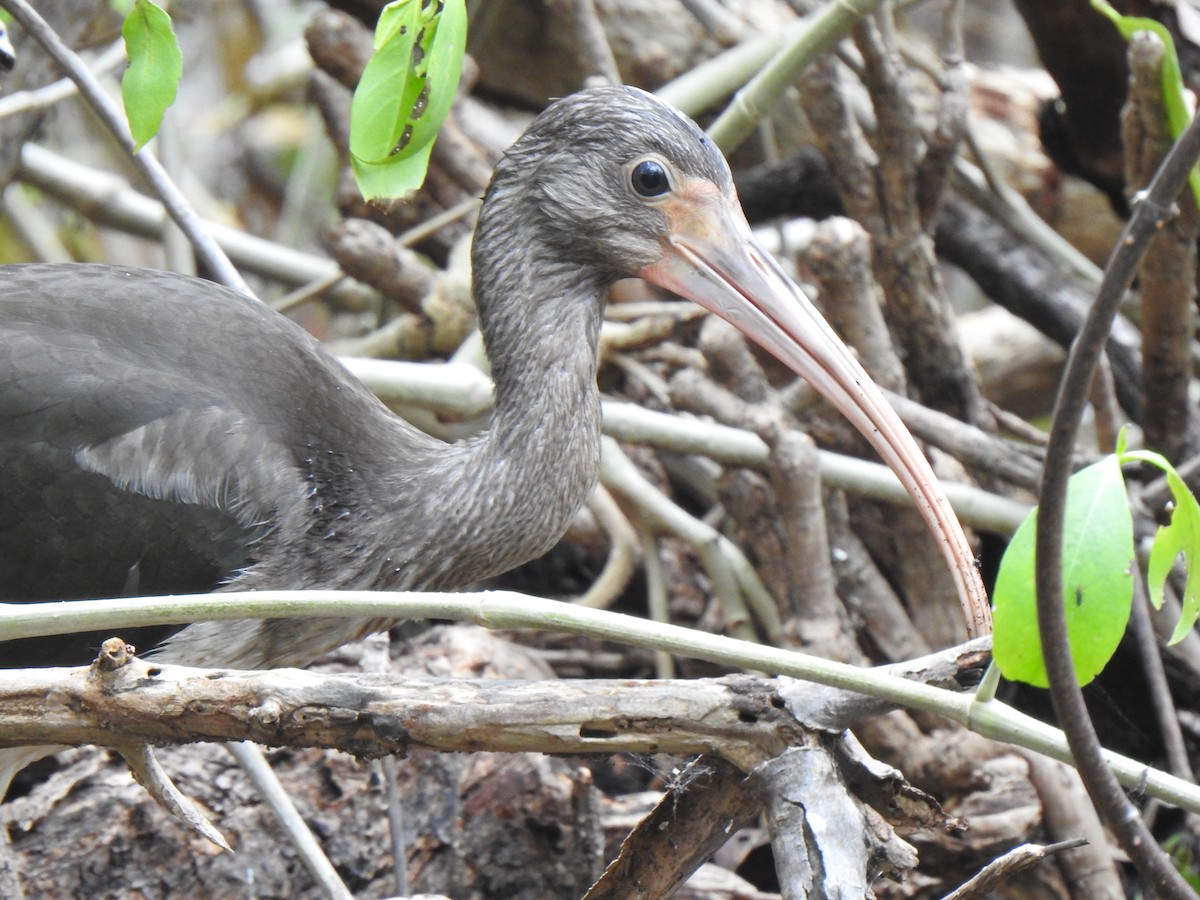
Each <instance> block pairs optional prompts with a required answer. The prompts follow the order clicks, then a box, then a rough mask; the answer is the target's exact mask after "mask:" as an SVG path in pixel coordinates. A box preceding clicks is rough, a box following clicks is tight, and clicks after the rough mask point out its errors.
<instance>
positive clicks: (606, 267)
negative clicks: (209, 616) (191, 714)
mask: <svg viewBox="0 0 1200 900" xmlns="http://www.w3.org/2000/svg"><path fill="white" fill-rule="evenodd" d="M473 263H474V290H475V299H476V303H477V305H478V309H479V320H480V327H481V329H482V332H483V335H484V337H485V340H486V343H487V350H488V354H489V357H490V359H491V363H492V375H493V378H494V381H495V391H496V393H495V400H496V403H495V411H494V414H493V417H492V422H491V427H490V429H489V430H488V431H487V432H486V433H483V434H480V435H478V436H477V437H474V438H471V439H469V440H465V441H462V442H460V443H456V444H446V443H443V442H442V441H439V440H436V439H434V438H432V437H429V436H427V435H426V434H424V433H422V432H420V431H418V430H417V429H416V428H414V427H412V426H411V425H409V424H408V423H406V422H404V421H402V420H401V419H399V418H397V417H396V416H394V415H393V414H392V413H390V412H389V411H388V410H387V409H385V408H384V406H383V405H382V404H381V403H380V402H379V401H377V400H376V399H375V398H374V397H373V396H372V395H371V394H369V393H368V392H367V390H366V389H365V388H364V387H363V386H362V385H361V384H360V383H359V382H358V381H357V380H356V379H355V378H354V377H352V376H351V375H350V374H349V373H348V372H347V371H346V370H345V369H344V368H343V367H342V366H341V365H340V364H339V363H338V362H337V360H335V359H334V358H333V357H332V356H331V355H330V354H329V353H328V352H326V351H325V350H324V349H323V348H322V347H321V346H320V345H319V344H318V343H317V342H316V341H315V340H313V339H312V338H311V337H310V336H309V335H308V334H306V333H305V332H304V331H302V330H301V329H300V328H299V327H297V326H296V325H294V324H293V323H291V322H290V321H288V320H286V319H285V318H283V317H282V316H279V315H277V314H275V313H274V312H272V311H270V310H268V309H267V308H266V307H265V306H263V305H260V304H258V303H256V302H253V301H251V300H248V299H246V298H244V297H242V296H240V295H238V294H235V293H233V292H231V291H228V290H225V289H223V288H221V287H218V286H216V285H213V284H211V283H208V282H205V281H201V280H197V279H194V278H185V277H181V276H178V275H171V274H166V273H163V272H154V271H145V270H131V269H124V268H118V267H112V266H96V265H29V266H11V267H3V268H0V506H2V508H3V509H4V510H5V511H6V513H5V516H4V519H3V523H0V599H3V600H10V601H28V600H37V599H60V598H81V597H109V596H112V597H116V596H127V595H156V594H168V593H186V592H198V591H207V590H212V589H217V590H230V591H237V590H247V589H254V588H260V589H261V588H316V587H320V588H376V589H397V590H401V589H422V588H450V587H454V586H457V585H461V584H464V583H467V582H472V581H476V580H478V579H481V578H486V577H487V576H490V575H494V574H497V573H500V572H503V571H505V570H507V569H510V568H513V567H514V566H517V565H518V564H520V563H522V562H524V561H526V560H529V559H531V558H533V557H536V556H538V555H539V554H541V553H543V552H545V551H546V550H547V549H548V548H549V547H550V546H551V545H553V544H554V543H555V541H557V540H558V539H559V537H560V536H561V535H562V533H563V531H564V530H565V529H566V527H567V525H568V523H569V522H570V520H571V517H572V516H573V515H574V513H575V512H576V510H578V508H579V507H580V505H581V504H582V503H583V502H584V500H585V498H586V497H587V495H588V493H589V492H590V491H591V490H592V488H593V486H594V484H595V482H596V477H597V470H598V457H599V451H600V444H599V437H600V404H599V395H598V391H597V387H596V380H595V374H596V364H597V359H596V354H597V341H598V337H599V333H600V323H601V318H602V312H603V304H604V295H605V291H606V289H607V288H608V286H609V285H610V284H612V282H614V281H615V280H617V279H619V278H622V277H627V276H631V275H636V276H641V277H643V278H646V279H648V280H650V281H653V282H655V283H657V284H659V285H663V286H665V287H667V288H670V289H671V290H674V291H677V292H678V293H680V294H683V295H685V296H687V297H690V298H692V299H693V300H695V301H696V302H697V303H699V304H701V305H702V306H704V307H706V308H708V309H710V310H712V311H713V312H715V313H717V314H719V315H721V316H723V317H725V318H726V319H728V320H729V321H731V322H732V323H733V324H734V325H736V326H737V327H738V328H740V329H741V330H742V331H744V332H745V333H746V334H748V335H749V336H750V337H752V338H753V339H754V340H756V341H758V342H759V343H761V344H762V345H763V346H765V347H766V348H767V349H768V350H770V351H771V352H772V353H773V354H775V355H776V356H778V357H779V358H780V359H781V360H782V361H783V362H785V363H787V364H788V365H790V366H792V367H793V368H794V369H795V370H796V371H797V372H799V373H801V374H802V375H804V376H805V377H806V378H807V379H809V381H811V382H812V384H813V385H814V386H815V387H816V388H818V389H819V390H821V391H822V392H823V393H824V394H825V395H826V396H827V397H828V398H829V399H830V400H831V401H832V402H833V403H834V404H835V405H836V406H837V407H838V408H839V409H840V410H841V411H842V412H843V413H844V414H846V415H847V416H848V417H849V418H850V419H851V421H852V422H853V423H854V424H855V425H856V426H857V427H858V428H859V429H860V430H861V431H863V433H864V434H865V435H866V437H867V438H868V439H869V440H870V441H871V443H872V444H874V445H875V447H876V448H877V449H878V450H879V452H880V453H881V455H883V457H884V458H885V459H886V460H887V461H888V462H889V464H891V465H892V467H893V468H894V469H896V471H897V473H898V474H899V475H900V477H901V479H902V480H903V481H904V483H905V484H906V486H907V487H908V489H909V491H910V493H912V494H913V496H914V498H915V499H916V501H917V503H918V505H919V507H920V508H921V510H922V511H923V512H924V513H925V515H926V517H927V518H928V520H929V521H930V523H931V526H932V527H933V528H934V529H935V531H936V532H937V534H938V538H939V541H940V543H941V544H942V546H943V547H944V549H945V552H946V556H947V558H948V560H950V562H951V565H952V567H953V568H954V570H955V573H956V576H957V578H958V582H959V584H960V586H961V593H962V594H963V595H964V597H973V598H974V599H975V600H976V601H977V603H978V604H979V608H981V609H983V610H985V611H986V606H985V605H984V604H985V601H984V600H983V592H982V588H981V587H980V585H979V581H978V577H977V576H976V573H975V570H974V566H973V561H972V557H971V551H970V548H969V546H968V544H967V542H966V540H965V538H964V537H963V533H962V530H961V528H960V527H959V525H958V523H957V520H956V519H955V518H954V516H953V514H952V513H951V512H950V510H949V506H948V504H947V503H946V501H945V498H944V496H943V495H942V493H941V491H940V489H939V488H938V487H937V483H936V479H935V477H934V475H933V473H932V472H931V471H930V469H929V466H928V464H927V463H926V461H925V459H924V458H923V457H922V456H921V454H920V452H919V450H918V448H917V447H916V445H915V443H914V441H913V440H912V438H911V437H910V436H909V435H908V433H907V431H906V430H905V429H904V427H903V425H901V424H900V421H899V419H898V418H897V417H896V415H895V414H894V413H893V412H892V411H891V409H890V407H888V406H887V404H886V402H885V401H884V400H883V399H882V397H881V396H880V395H879V393H878V391H877V390H876V389H875V388H874V386H873V385H872V384H871V382H870V380H869V378H868V376H867V375H866V374H865V372H863V370H862V368H861V367H860V366H859V365H858V364H857V363H856V362H855V361H854V359H853V357H852V356H851V355H850V354H849V353H848V352H847V351H846V349H845V348H844V347H843V346H842V344H841V343H840V342H839V341H838V339H837V338H836V336H835V335H834V334H833V332H832V331H831V330H830V329H829V327H828V326H827V325H826V324H825V323H824V321H823V320H822V319H821V318H820V316H819V314H818V313H817V312H816V311H815V310H814V308H813V307H812V305H811V304H810V303H809V302H808V300H807V299H806V298H805V297H804V295H803V294H802V293H801V292H800V290H799V288H797V287H796V286H795V285H794V284H793V283H792V282H791V281H790V280H789V279H788V278H787V276H786V275H784V274H783V272H782V271H781V269H780V268H779V267H778V265H777V264H776V263H775V262H774V261H773V260H772V259H771V257H770V256H769V255H768V254H767V253H766V252H765V251H764V250H762V249H761V248H760V247H759V246H758V245H757V244H756V243H755V241H754V239H753V238H752V237H751V234H750V230H749V227H748V226H747V224H746V220H745V217H744V216H743V214H742V212H741V209H740V207H739V206H738V203H737V199H736V195H735V192H734V189H733V184H732V180H731V177H730V173H729V168H728V166H727V165H726V163H725V161H724V159H723V158H722V157H721V154H720V153H719V152H718V151H717V150H716V149H715V148H714V147H713V145H712V143H711V142H710V141H709V140H708V139H707V138H706V137H705V136H704V134H703V132H702V131H700V129H699V128H697V127H696V125H695V124H694V123H693V122H691V121H690V120H689V119H687V118H685V117H684V116H682V115H681V114H679V113H678V112H676V111H675V110H673V109H671V108H670V107H668V106H666V105H665V104H663V103H662V102H660V101H658V100H656V99H655V98H654V97H652V96H650V95H649V94H646V93H643V92H642V91H638V90H635V89H632V88H626V87H606V88H599V89H592V90H587V91H583V92H581V93H578V94H575V95H573V96H570V97H567V98H565V99H563V100H560V101H558V102H557V103H555V104H553V105H552V106H550V107H549V108H548V109H547V110H546V111H545V112H544V113H542V114H541V115H540V116H539V117H538V118H537V119H536V120H535V121H534V123H533V124H532V125H531V126H530V128H529V130H528V131H526V132H525V134H524V136H523V137H521V139H520V140H518V141H517V142H516V144H514V145H513V147H512V148H511V149H510V150H509V151H508V153H507V154H506V155H505V157H504V159H503V160H502V161H501V162H500V164H499V165H498V166H497V167H496V172H495V176H494V177H493V180H492V183H491V186H490V187H489V189H488V192H487V196H486V198H485V202H484V206H483V209H482V211H481V213H480V217H479V224H478V230H477V232H476V236H475V245H474V252H473ZM386 624H387V623H385V622H361V621H359V622H336V621H334V620H328V619H322V620H313V621H265V622H247V623H244V624H238V625H230V624H229V623H222V624H220V625H214V624H212V623H209V624H204V623H200V624H196V625H192V626H189V627H187V628H186V629H184V630H183V631H181V632H179V633H178V634H176V635H174V636H173V637H171V638H170V639H169V640H168V641H167V642H166V643H165V644H164V645H163V646H162V648H161V650H160V651H159V652H160V653H161V655H162V657H163V658H166V659H169V660H175V661H182V662H189V663H193V664H198V665H214V666H239V667H263V666H273V665H295V664H301V663H304V662H307V661H310V660H311V659H313V658H315V657H316V656H318V655H319V654H321V653H322V652H324V651H326V650H328V649H330V648H333V647H335V646H337V645H339V644H341V643H344V642H346V641H348V640H350V639H352V638H354V637H356V636H358V635H361V634H363V633H365V632H367V631H369V630H371V629H379V628H383V627H385V626H386ZM105 636H107V635H105ZM97 637H98V636H95V635H88V636H83V637H82V638H79V639H77V640H75V641H66V640H64V639H59V638H55V639H43V640H34V641H24V642H10V643H9V644H8V645H3V644H0V665H5V666H14V665H49V664H65V663H83V662H86V661H88V659H90V656H91V655H92V653H94V649H95V646H96V644H97V642H98V641H97ZM138 643H139V644H141V645H142V646H143V647H145V646H147V641H146V640H145V639H144V637H143V638H142V639H139V641H138Z"/></svg>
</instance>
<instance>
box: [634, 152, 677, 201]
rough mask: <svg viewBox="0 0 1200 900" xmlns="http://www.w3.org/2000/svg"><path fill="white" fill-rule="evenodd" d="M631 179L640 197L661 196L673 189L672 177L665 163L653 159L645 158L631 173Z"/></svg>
mask: <svg viewBox="0 0 1200 900" xmlns="http://www.w3.org/2000/svg"><path fill="white" fill-rule="evenodd" d="M629 181H630V183H631V184H632V185H633V189H634V190H635V191H636V192H637V194H638V196H639V197H661V196H662V195H663V194H665V193H667V191H669V190H671V179H670V178H668V177H667V170H666V168H664V167H663V164H662V163H660V162H656V161H655V160H653V159H647V160H643V161H642V162H640V163H638V164H637V165H636V166H634V167H633V171H632V172H631V173H629Z"/></svg>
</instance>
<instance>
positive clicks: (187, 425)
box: [0, 265, 383, 665]
mask: <svg viewBox="0 0 1200 900" xmlns="http://www.w3.org/2000/svg"><path fill="white" fill-rule="evenodd" d="M381 414H383V411H382V408H381V407H380V406H379V404H378V403H377V402H376V401H375V400H374V398H372V397H371V396H370V395H369V394H368V393H367V392H366V391H365V389H363V388H362V387H361V385H359V384H358V383H357V382H356V381H355V380H354V379H353V378H351V377H350V376H349V375H348V374H346V373H345V371H344V369H342V368H341V367H340V366H339V365H338V364H337V363H336V362H335V361H334V360H333V359H332V358H331V357H330V356H329V355H328V354H327V353H326V352H325V351H324V350H323V349H321V348H320V347H319V345H318V344H317V343H316V342H315V341H314V340H312V339H311V338H310V337H309V336H308V335H307V334H305V333H304V332H303V331H302V330H301V329H300V328H298V327H297V326H295V325H293V324H292V323H290V322H288V321H287V320H285V319H284V318H283V317H281V316H279V315H277V314H275V313H274V312H272V311H270V310H269V309H267V308H266V307H264V306H262V305H261V304H258V303H256V302H254V301H251V300H248V299H246V298H243V297H241V296H240V295H237V294H235V293H233V292H231V291H227V290H225V289H223V288H220V287H218V286H216V285H212V284H210V283H207V282H201V281H199V280H197V279H191V278H184V277H181V276H177V275H172V274H169V273H163V272H154V271H148V270H125V269H119V268H115V267H107V266H81V265H71V266H40V265H36V266H12V267H3V268H0V510H3V512H0V600H4V601H22V600H26V601H27V600H50V599H75V598H83V597H105V596H109V597H117V596H137V595H156V594H167V593H190V592H199V591H207V590H212V589H215V588H217V587H218V586H220V585H222V584H224V583H226V582H228V581H229V580H230V579H231V578H234V577H235V576H237V574H238V573H239V572H241V571H242V570H243V569H245V568H246V567H252V566H254V565H256V564H258V563H260V562H261V559H260V557H261V555H262V554H264V553H270V552H272V551H271V549H270V548H272V547H275V546H278V545H279V541H278V540H277V539H279V538H290V539H291V541H292V543H293V544H294V543H295V536H294V535H288V534H281V533H280V532H281V531H286V530H288V529H293V530H294V529H298V528H308V527H311V524H312V523H311V521H309V520H310V519H311V517H312V515H313V509H314V505H313V503H312V502H310V498H311V497H316V496H318V494H319V493H320V489H321V488H322V487H323V485H321V484H320V483H318V482H319V479H320V477H321V475H320V473H321V471H322V461H323V459H326V458H329V457H331V456H340V455H344V454H353V453H359V452H361V453H367V454H369V452H370V448H366V449H363V448H361V447H359V446H358V445H359V444H360V443H361V442H362V440H363V439H364V437H363V432H364V429H365V425H364V422H363V418H364V416H365V418H366V419H367V420H368V421H367V423H366V424H367V425H369V424H370V423H371V422H372V421H377V420H378V417H379V416H380V415H381ZM349 468H353V467H352V466H349ZM289 517H290V518H289ZM284 543H286V541H285V542H284ZM277 586H280V587H288V586H308V585H306V584H303V583H300V584H279V585H277ZM160 636H161V633H160V632H154V633H146V634H143V635H141V636H140V637H138V641H139V642H140V643H141V644H142V645H143V646H149V645H151V644H153V643H154V642H155V641H156V640H157V638H158V637H160ZM86 640H89V639H85V641H86ZM90 640H91V642H92V643H95V639H94V638H92V639H90ZM39 643H41V642H28V643H22V642H15V643H13V644H11V645H4V644H0V665H22V664H38V665H46V664H49V663H52V662H68V661H69V662H79V661H80V659H79V658H78V655H77V652H78V651H77V649H76V648H74V647H68V645H67V644H66V643H65V642H61V641H60V642H55V644H54V646H56V647H62V648H64V658H63V659H61V660H56V659H47V658H46V646H45V645H44V644H43V645H42V646H38V644H39ZM26 656H28V657H29V658H25V657H26Z"/></svg>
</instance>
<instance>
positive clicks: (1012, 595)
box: [992, 456, 1134, 687]
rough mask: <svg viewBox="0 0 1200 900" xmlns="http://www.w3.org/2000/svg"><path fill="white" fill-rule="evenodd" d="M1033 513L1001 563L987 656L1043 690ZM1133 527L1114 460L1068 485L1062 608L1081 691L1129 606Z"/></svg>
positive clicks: (1110, 649) (1113, 644) (1116, 636)
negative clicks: (1063, 607) (991, 642)
mask: <svg viewBox="0 0 1200 900" xmlns="http://www.w3.org/2000/svg"><path fill="white" fill-rule="evenodd" d="M1036 531H1037V510H1036V509H1035V510H1034V511H1033V512H1032V513H1030V514H1029V517H1028V518H1027V519H1026V520H1025V521H1024V522H1023V523H1022V524H1021V527H1020V528H1019V529H1017V533H1016V534H1015V535H1013V539H1012V541H1011V542H1010V543H1009V545H1008V550H1006V551H1005V554H1004V559H1003V560H1002V561H1001V563H1000V573H999V575H998V576H997V578H996V590H995V598H994V601H995V636H994V638H993V648H992V652H993V654H994V656H995V659H996V663H997V664H998V665H999V666H1000V671H1001V672H1002V673H1003V674H1004V677H1005V678H1008V679H1009V680H1011V681H1024V682H1026V683H1028V684H1032V685H1035V686H1037V687H1046V686H1047V680H1046V666H1045V663H1044V662H1043V661H1042V642H1041V638H1040V637H1039V636H1038V627H1037V600H1036V596H1035V591H1034V540H1035V537H1036ZM1133 566H1134V554H1133V519H1132V517H1131V516H1130V514H1129V505H1128V501H1127V500H1126V497H1125V482H1124V480H1123V479H1122V477H1121V466H1120V463H1119V462H1118V461H1117V457H1115V456H1107V457H1105V458H1104V459H1102V460H1101V461H1100V462H1098V463H1095V464H1094V465H1091V466H1088V467H1087V468H1086V469H1084V470H1083V471H1081V472H1078V473H1076V474H1075V475H1073V476H1072V477H1071V481H1070V483H1069V484H1068V486H1067V511H1066V519H1065V522H1064V535H1063V603H1064V604H1065V607H1066V616H1067V636H1068V639H1069V642H1070V645H1071V656H1072V658H1073V659H1074V662H1075V677H1076V679H1077V680H1078V681H1079V683H1080V684H1081V685H1083V684H1087V683H1088V682H1089V681H1091V680H1092V679H1093V678H1095V677H1096V675H1098V674H1099V673H1100V671H1101V670H1102V669H1103V668H1104V666H1105V664H1107V662H1108V660H1109V659H1111V658H1112V655H1113V653H1114V652H1115V651H1116V649H1117V644H1118V643H1119V642H1120V640H1121V635H1122V634H1124V632H1125V625H1126V624H1127V623H1128V621H1129V611H1130V608H1131V603H1132V600H1133Z"/></svg>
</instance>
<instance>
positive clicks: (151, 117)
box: [121, 0, 183, 150]
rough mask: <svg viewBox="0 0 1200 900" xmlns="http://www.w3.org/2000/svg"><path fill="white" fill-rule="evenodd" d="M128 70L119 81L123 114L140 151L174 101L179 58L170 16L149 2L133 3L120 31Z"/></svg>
mask: <svg viewBox="0 0 1200 900" xmlns="http://www.w3.org/2000/svg"><path fill="white" fill-rule="evenodd" d="M121 35H122V36H123V37H124V38H125V53H126V55H127V56H128V57H129V67H128V68H127V69H126V70H125V77H124V78H122V79H121V98H122V99H123V100H124V101H125V115H126V116H127V117H128V118H129V130H130V131H131V132H132V133H133V140H134V144H135V145H136V148H137V149H138V150H140V149H141V148H142V147H144V146H145V145H146V142H147V141H148V140H150V138H152V137H154V135H155V134H156V133H157V132H158V126H159V125H161V124H162V117H163V113H165V112H166V111H167V107H168V106H170V105H171V104H172V103H174V102H175V90H176V88H178V87H179V77H180V75H182V74H183V55H182V54H181V53H180V52H179V44H178V43H176V41H175V32H174V31H172V30H171V17H170V16H169V15H167V14H166V12H164V11H163V10H162V9H161V8H160V7H158V6H155V5H154V4H153V3H152V2H151V0H136V2H135V3H134V4H133V9H131V10H130V11H129V15H128V16H126V17H125V24H124V26H123V27H122V28H121Z"/></svg>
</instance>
